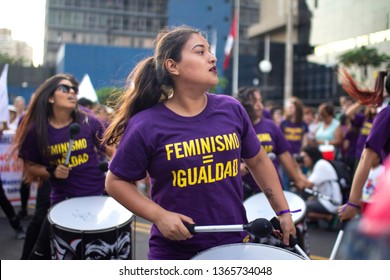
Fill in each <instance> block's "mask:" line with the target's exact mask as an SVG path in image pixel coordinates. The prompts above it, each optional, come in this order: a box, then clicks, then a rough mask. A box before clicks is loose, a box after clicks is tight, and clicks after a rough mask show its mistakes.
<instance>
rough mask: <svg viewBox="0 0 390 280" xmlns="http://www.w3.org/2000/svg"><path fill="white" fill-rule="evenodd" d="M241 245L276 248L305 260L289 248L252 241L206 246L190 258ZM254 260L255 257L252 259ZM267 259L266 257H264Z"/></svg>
mask: <svg viewBox="0 0 390 280" xmlns="http://www.w3.org/2000/svg"><path fill="white" fill-rule="evenodd" d="M241 246H255V247H268V248H270V249H272V250H276V251H283V252H286V253H288V254H291V255H294V256H295V257H297V258H299V259H301V260H306V259H305V258H304V257H303V256H301V255H299V254H297V253H294V252H291V251H289V250H286V249H284V248H280V247H276V246H272V245H268V244H259V243H252V242H247V243H231V244H224V245H219V246H215V247H211V248H208V249H206V250H203V251H202V252H200V253H198V254H196V255H195V256H194V257H193V258H192V259H194V258H195V259H194V260H196V257H197V256H200V255H202V254H206V253H207V252H211V251H214V250H218V249H219V248H226V247H241ZM231 260H234V258H232V259H231ZM254 260H255V259H254ZM265 260H267V259H265ZM268 260H280V259H272V258H270V259H268Z"/></svg>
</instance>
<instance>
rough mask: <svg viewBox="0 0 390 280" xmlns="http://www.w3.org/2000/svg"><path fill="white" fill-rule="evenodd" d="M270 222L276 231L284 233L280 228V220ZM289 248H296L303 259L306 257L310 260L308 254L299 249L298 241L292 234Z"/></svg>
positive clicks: (274, 219) (274, 218) (273, 219)
mask: <svg viewBox="0 0 390 280" xmlns="http://www.w3.org/2000/svg"><path fill="white" fill-rule="evenodd" d="M270 222H271V225H272V226H273V228H274V229H275V230H278V231H280V232H281V233H283V231H282V227H281V226H280V223H279V220H278V219H277V218H276V217H273V218H272V219H271V221H270ZM274 236H275V235H274ZM275 237H277V238H278V236H275ZM289 246H290V247H294V249H295V250H297V251H298V252H299V253H300V254H301V255H302V257H304V258H305V259H307V260H310V258H309V257H308V255H306V253H305V252H304V251H303V250H302V248H301V247H299V245H298V244H297V241H296V240H295V238H294V237H293V236H292V235H291V234H290V239H289Z"/></svg>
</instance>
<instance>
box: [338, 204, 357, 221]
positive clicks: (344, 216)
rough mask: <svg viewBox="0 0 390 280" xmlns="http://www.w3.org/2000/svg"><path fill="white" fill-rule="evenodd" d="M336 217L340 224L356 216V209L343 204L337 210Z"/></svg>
mask: <svg viewBox="0 0 390 280" xmlns="http://www.w3.org/2000/svg"><path fill="white" fill-rule="evenodd" d="M338 215H339V219H340V221H341V222H342V221H347V220H350V219H352V218H353V217H355V216H356V215H357V209H356V208H355V207H351V206H349V205H348V204H344V205H341V206H340V207H339V208H338Z"/></svg>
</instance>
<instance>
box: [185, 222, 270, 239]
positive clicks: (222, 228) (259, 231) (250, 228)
mask: <svg viewBox="0 0 390 280" xmlns="http://www.w3.org/2000/svg"><path fill="white" fill-rule="evenodd" d="M184 225H185V226H186V227H187V229H188V231H189V232H190V233H192V234H196V233H201V232H237V231H247V232H248V233H250V234H252V235H254V236H255V237H258V238H262V237H266V236H269V235H270V234H271V233H272V224H271V223H270V221H268V220H267V219H264V218H259V219H256V220H253V221H252V222H250V223H248V224H246V225H214V226H197V225H196V224H187V223H185V224H184Z"/></svg>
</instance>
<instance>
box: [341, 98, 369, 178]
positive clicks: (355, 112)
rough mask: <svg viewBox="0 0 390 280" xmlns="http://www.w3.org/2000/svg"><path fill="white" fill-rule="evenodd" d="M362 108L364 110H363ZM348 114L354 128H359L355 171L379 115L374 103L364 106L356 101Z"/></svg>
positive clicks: (354, 164)
mask: <svg viewBox="0 0 390 280" xmlns="http://www.w3.org/2000/svg"><path fill="white" fill-rule="evenodd" d="M362 109H363V112H361V110H362ZM346 115H347V117H348V118H349V119H350V121H351V125H352V126H353V128H354V129H356V130H358V135H357V140H356V145H355V151H354V155H353V156H354V158H353V159H354V160H353V166H352V170H353V172H355V171H356V168H357V165H358V163H359V160H360V158H361V155H362V152H363V149H364V145H365V144H366V140H367V137H368V135H369V134H370V130H371V127H372V123H373V122H374V119H375V116H376V115H377V108H376V106H374V105H370V104H369V105H366V106H362V105H361V104H360V103H359V102H355V103H354V104H353V105H352V106H350V107H349V108H348V110H347V112H346Z"/></svg>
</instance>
